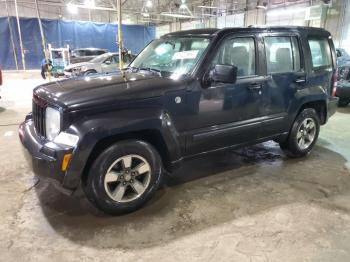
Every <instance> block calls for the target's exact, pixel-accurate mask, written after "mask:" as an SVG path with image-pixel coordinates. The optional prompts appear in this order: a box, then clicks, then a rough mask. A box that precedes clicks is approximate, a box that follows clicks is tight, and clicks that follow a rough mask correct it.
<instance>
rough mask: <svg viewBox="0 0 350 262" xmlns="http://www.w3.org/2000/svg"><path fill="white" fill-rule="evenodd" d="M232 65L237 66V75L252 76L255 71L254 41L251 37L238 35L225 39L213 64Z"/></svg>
mask: <svg viewBox="0 0 350 262" xmlns="http://www.w3.org/2000/svg"><path fill="white" fill-rule="evenodd" d="M218 64H221V65H233V66H236V67H237V76H238V77H245V76H253V75H256V72H255V41H254V38H253V37H239V38H227V39H225V40H224V41H223V42H222V44H221V46H220V48H219V51H218V53H217V54H216V57H215V58H214V61H213V65H212V67H214V66H215V65H218Z"/></svg>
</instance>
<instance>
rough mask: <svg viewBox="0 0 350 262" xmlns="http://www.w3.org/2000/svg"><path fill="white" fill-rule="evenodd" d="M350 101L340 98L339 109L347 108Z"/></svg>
mask: <svg viewBox="0 0 350 262" xmlns="http://www.w3.org/2000/svg"><path fill="white" fill-rule="evenodd" d="M349 100H350V99H346V98H339V101H338V106H339V107H346V106H347V105H348V104H349V102H350V101H349Z"/></svg>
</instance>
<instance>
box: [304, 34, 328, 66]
mask: <svg viewBox="0 0 350 262" xmlns="http://www.w3.org/2000/svg"><path fill="white" fill-rule="evenodd" d="M308 42H309V47H310V51H311V58H312V68H313V69H319V68H323V67H326V68H327V67H330V66H331V64H332V57H331V49H330V47H329V43H328V40H327V39H316V38H311V39H309V40H308Z"/></svg>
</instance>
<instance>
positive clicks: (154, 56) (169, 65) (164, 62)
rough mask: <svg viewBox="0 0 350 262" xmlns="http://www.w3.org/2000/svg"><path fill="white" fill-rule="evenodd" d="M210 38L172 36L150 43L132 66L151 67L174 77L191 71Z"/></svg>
mask: <svg viewBox="0 0 350 262" xmlns="http://www.w3.org/2000/svg"><path fill="white" fill-rule="evenodd" d="M209 42H210V40H209V39H208V38H204V37H171V38H166V39H157V40H154V41H153V42H152V43H151V44H149V45H148V46H147V47H146V48H145V49H144V50H143V51H142V52H141V53H140V54H139V55H138V56H137V57H136V58H135V60H134V61H133V62H132V64H131V65H130V66H131V67H136V68H151V69H156V70H160V71H161V73H166V74H169V73H170V75H171V76H173V77H176V76H179V75H184V74H187V73H189V72H190V71H191V70H193V68H194V67H195V65H196V63H197V62H198V61H199V59H200V58H201V57H202V56H203V54H204V51H205V50H206V48H207V47H208V45H209Z"/></svg>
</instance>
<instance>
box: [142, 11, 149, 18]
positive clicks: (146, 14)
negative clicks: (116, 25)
mask: <svg viewBox="0 0 350 262" xmlns="http://www.w3.org/2000/svg"><path fill="white" fill-rule="evenodd" d="M141 14H142V16H143V17H149V13H147V12H143V13H141Z"/></svg>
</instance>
